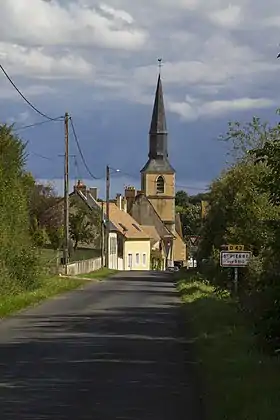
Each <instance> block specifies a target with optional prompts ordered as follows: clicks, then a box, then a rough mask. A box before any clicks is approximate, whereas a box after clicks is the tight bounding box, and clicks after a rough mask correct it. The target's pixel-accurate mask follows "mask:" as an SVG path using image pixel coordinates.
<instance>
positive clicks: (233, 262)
mask: <svg viewBox="0 0 280 420" xmlns="http://www.w3.org/2000/svg"><path fill="white" fill-rule="evenodd" d="M240 247H241V246H240ZM251 257H252V252H251V251H239V252H234V251H221V252H220V266H221V267H233V268H234V291H235V294H237V292H238V268H239V267H246V266H247V265H248V264H249V261H250V258H251Z"/></svg>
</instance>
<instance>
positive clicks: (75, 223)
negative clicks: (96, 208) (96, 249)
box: [69, 198, 101, 250]
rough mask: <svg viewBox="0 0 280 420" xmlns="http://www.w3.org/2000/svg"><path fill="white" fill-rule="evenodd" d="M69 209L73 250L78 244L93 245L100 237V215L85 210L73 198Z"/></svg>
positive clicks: (82, 205) (77, 200) (81, 204)
mask: <svg viewBox="0 0 280 420" xmlns="http://www.w3.org/2000/svg"><path fill="white" fill-rule="evenodd" d="M70 208H71V209H72V211H71V212H70V217H69V222H70V235H71V238H72V240H73V242H74V250H76V249H77V247H78V245H79V244H80V243H85V244H90V243H95V241H96V240H97V239H98V238H99V235H100V222H101V220H100V214H98V212H93V211H91V210H89V209H87V208H86V207H85V206H84V204H83V203H80V201H79V199H75V198H73V199H72V202H71V204H70Z"/></svg>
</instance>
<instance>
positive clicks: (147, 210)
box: [70, 74, 187, 270]
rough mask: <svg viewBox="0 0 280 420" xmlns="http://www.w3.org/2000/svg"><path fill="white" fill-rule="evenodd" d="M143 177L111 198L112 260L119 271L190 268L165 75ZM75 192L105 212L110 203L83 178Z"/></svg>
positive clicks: (158, 90)
mask: <svg viewBox="0 0 280 420" xmlns="http://www.w3.org/2000/svg"><path fill="white" fill-rule="evenodd" d="M140 176H141V189H140V190H136V189H135V187H133V186H127V187H125V191H124V196H122V194H117V197H116V199H115V200H110V203H109V215H108V216H109V217H108V219H109V224H108V226H109V239H108V244H107V245H106V244H103V245H104V246H105V250H106V249H107V258H108V261H107V262H106V264H108V267H109V268H113V269H117V270H150V269H156V270H165V269H166V268H168V267H173V266H174V265H177V266H185V265H186V263H187V261H186V260H187V255H186V254H187V250H186V244H185V242H184V239H183V235H182V226H181V220H180V215H179V214H176V209H175V169H174V168H173V167H172V166H171V164H170V162H169V158H168V132H167V124H166V115H165V109H164V100H163V90H162V81H161V76H160V74H159V76H158V81H157V87H156V93H155V99H154V107H153V112H152V119H151V125H150V131H149V152H148V160H147V162H146V164H145V165H144V166H143V168H142V169H141V171H140ZM73 194H74V195H75V196H77V197H79V199H80V200H82V201H83V202H84V204H85V205H86V206H87V207H88V208H89V209H90V210H91V211H96V210H97V211H100V210H98V209H100V208H102V213H103V214H105V212H106V208H105V209H103V204H104V202H102V200H99V199H98V198H97V188H90V189H89V190H88V189H87V188H86V186H85V185H84V184H83V183H81V182H80V181H79V182H78V184H77V185H76V186H75V187H74V191H73V193H72V194H71V195H70V196H72V195H73ZM102 219H103V216H102ZM104 229H105V230H106V227H105V228H104ZM103 236H104V235H103ZM103 245H102V247H101V249H103ZM101 258H103V257H102V256H101ZM102 264H103V263H102Z"/></svg>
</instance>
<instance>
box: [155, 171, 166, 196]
mask: <svg viewBox="0 0 280 420" xmlns="http://www.w3.org/2000/svg"><path fill="white" fill-rule="evenodd" d="M156 183H157V194H163V193H164V178H163V176H161V175H160V176H159V177H158V178H157V181H156Z"/></svg>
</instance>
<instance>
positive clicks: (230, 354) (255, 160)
mask: <svg viewBox="0 0 280 420" xmlns="http://www.w3.org/2000/svg"><path fill="white" fill-rule="evenodd" d="M277 112H278V111H277ZM278 113H279V112H278ZM279 138H280V125H279V124H278V123H277V124H275V125H269V124H267V123H264V122H262V121H260V119H258V118H256V117H255V118H253V119H252V121H251V122H249V123H239V122H231V123H229V127H228V131H227V133H226V134H225V135H224V136H222V137H221V139H220V140H221V141H224V142H226V144H227V146H228V150H229V162H230V163H229V164H228V166H227V168H226V169H225V170H224V171H223V172H222V173H221V174H220V176H218V178H217V179H215V180H214V181H213V182H212V183H211V185H210V188H209V192H208V193H207V195H203V197H202V200H207V212H206V213H204V215H203V218H202V214H201V210H202V206H201V205H200V216H199V213H198V210H197V209H196V210H195V211H194V209H193V208H191V207H190V200H189V197H188V196H185V195H184V193H183V192H179V193H177V205H179V202H181V203H182V200H187V202H186V204H185V206H181V207H182V213H184V211H185V219H184V218H182V220H183V223H184V220H185V223H187V225H188V227H189V229H191V231H190V232H187V235H199V236H200V241H199V245H198V249H197V251H196V255H195V257H196V259H197V265H198V267H197V268H198V270H197V272H195V271H192V272H191V271H189V272H187V271H184V269H182V270H181V271H180V273H179V282H178V288H179V290H180V292H181V294H182V299H183V301H184V303H185V308H186V311H187V314H188V315H187V319H188V320H189V322H190V327H191V329H192V334H193V340H194V346H195V352H196V354H197V358H198V364H199V365H200V373H201V379H202V383H203V386H204V393H205V395H206V404H207V406H208V408H209V412H210V413H211V417H210V418H213V420H214V419H215V420H218V419H227V420H231V419H232V420H233V419H238V420H251V419H252V420H257V419H265V420H274V419H277V418H279V410H280V402H279V387H280V379H279V368H280V359H279V356H280V205H279V204H280V183H279V179H280V143H279ZM190 208H191V210H189V209H190ZM184 209H185V210H184ZM186 209H187V210H186ZM199 218H200V220H199ZM185 231H186V227H185ZM228 244H234V245H243V246H244V248H245V250H246V251H251V252H252V258H251V260H250V262H249V265H248V266H247V267H244V268H238V284H237V286H238V287H237V290H236V289H235V288H234V270H233V268H223V267H221V266H220V251H221V250H223V249H224V248H225V246H226V245H228Z"/></svg>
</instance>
